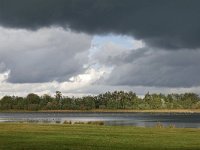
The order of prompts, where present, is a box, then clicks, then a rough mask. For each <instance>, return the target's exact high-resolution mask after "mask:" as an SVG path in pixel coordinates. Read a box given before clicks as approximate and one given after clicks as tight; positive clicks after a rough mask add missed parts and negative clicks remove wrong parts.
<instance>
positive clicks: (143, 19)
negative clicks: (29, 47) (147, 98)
mask: <svg viewBox="0 0 200 150" xmlns="http://www.w3.org/2000/svg"><path fill="white" fill-rule="evenodd" d="M199 5H200V1H199V0H193V1H189V0H174V1H169V0H153V1H147V0H123V1H121V0H109V1H108V0H95V1H94V0H84V1H83V0H67V1H66V0H59V1H58V0H29V1H27V0H17V1H13V0H0V25H3V26H6V27H13V28H26V29H33V30H34V29H38V28H41V27H49V26H54V25H55V26H62V27H64V28H66V27H70V28H71V29H74V30H76V31H81V32H87V33H92V34H105V33H117V34H126V35H132V36H134V37H135V38H137V39H143V40H144V41H145V42H146V43H147V44H149V45H151V46H153V47H161V48H165V49H182V48H191V49H196V48H199V47H200V43H199V39H200V30H199V27H200V21H199V20H200V9H199Z"/></svg>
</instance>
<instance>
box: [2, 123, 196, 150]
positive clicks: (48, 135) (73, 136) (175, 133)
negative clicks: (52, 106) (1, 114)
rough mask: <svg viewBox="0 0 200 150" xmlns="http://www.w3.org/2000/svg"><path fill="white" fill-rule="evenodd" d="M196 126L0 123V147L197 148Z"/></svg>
mask: <svg viewBox="0 0 200 150" xmlns="http://www.w3.org/2000/svg"><path fill="white" fill-rule="evenodd" d="M199 141H200V130H199V129H176V128H175V129H169V128H138V127H110V126H97V125H49V124H24V123H15V124H13V123H1V124H0V149H8V150H12V149H20V150H21V149H28V150H31V149H37V150H39V149H41V150H45V149H52V150H54V149H58V150H62V149H66V150H67V149H69V150H70V149H76V150H79V149H80V150H84V149H95V150H98V149H103V150H106V149H113V150H117V149H125V150H127V149H137V150H138V149H146V150H150V149H152V150H157V149H180V150H186V149H191V150H197V149H200V142H199Z"/></svg>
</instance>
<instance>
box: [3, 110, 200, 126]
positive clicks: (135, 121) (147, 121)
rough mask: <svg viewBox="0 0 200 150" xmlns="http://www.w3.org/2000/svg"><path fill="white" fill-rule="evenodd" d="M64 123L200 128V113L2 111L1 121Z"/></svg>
mask: <svg viewBox="0 0 200 150" xmlns="http://www.w3.org/2000/svg"><path fill="white" fill-rule="evenodd" d="M19 121H22V122H23V121H24V122H39V123H63V122H64V121H71V122H88V121H103V122H105V125H111V126H140V127H152V126H155V125H156V124H158V123H162V124H163V125H164V126H170V125H174V126H175V127H178V128H200V113H135V112H134V113H132V112H129V113H108V112H102V113H99V112H98V113H89V112H74V113H68V112H59V113H49V112H25V113H22V112H15V113H13V112H12V113H0V122H19Z"/></svg>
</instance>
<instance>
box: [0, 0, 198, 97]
mask: <svg viewBox="0 0 200 150" xmlns="http://www.w3.org/2000/svg"><path fill="white" fill-rule="evenodd" d="M199 5H200V1H199V0H192V1H191V0H173V1H169V0H151V1H149V0H123V1H122V0H109V1H108V0H84V1H83V0H28V1H27V0H17V1H13V0H0V97H2V96H4V95H19V96H25V95H27V94H28V93H32V92H34V93H37V94H39V95H42V94H51V95H54V93H55V91H61V92H62V93H63V95H66V96H83V95H96V94H99V93H104V92H107V91H115V90H124V91H133V92H136V93H137V94H138V95H140V96H143V95H145V94H146V93H147V92H150V93H164V94H167V93H184V92H195V93H197V94H200V77H199V75H200V9H199Z"/></svg>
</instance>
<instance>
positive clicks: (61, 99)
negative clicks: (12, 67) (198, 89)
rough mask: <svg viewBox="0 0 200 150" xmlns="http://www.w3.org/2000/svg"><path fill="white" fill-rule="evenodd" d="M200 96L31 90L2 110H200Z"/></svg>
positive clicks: (1, 103) (1, 104) (2, 103)
mask: <svg viewBox="0 0 200 150" xmlns="http://www.w3.org/2000/svg"><path fill="white" fill-rule="evenodd" d="M199 108H200V97H199V96H198V95H197V94H195V93H185V94H168V95H164V94H149V93H147V94H146V95H145V96H144V98H139V97H138V96H137V95H136V94H135V93H133V92H124V91H115V92H106V93H104V94H99V95H97V96H84V97H65V96H62V93H61V92H59V91H57V92H56V94H55V96H53V97H52V96H50V95H47V94H45V95H43V96H38V95H37V94H34V93H30V94H28V95H27V96H26V97H18V96H4V97H3V98H1V100H0V109H1V110H91V109H135V110H139V109H199Z"/></svg>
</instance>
